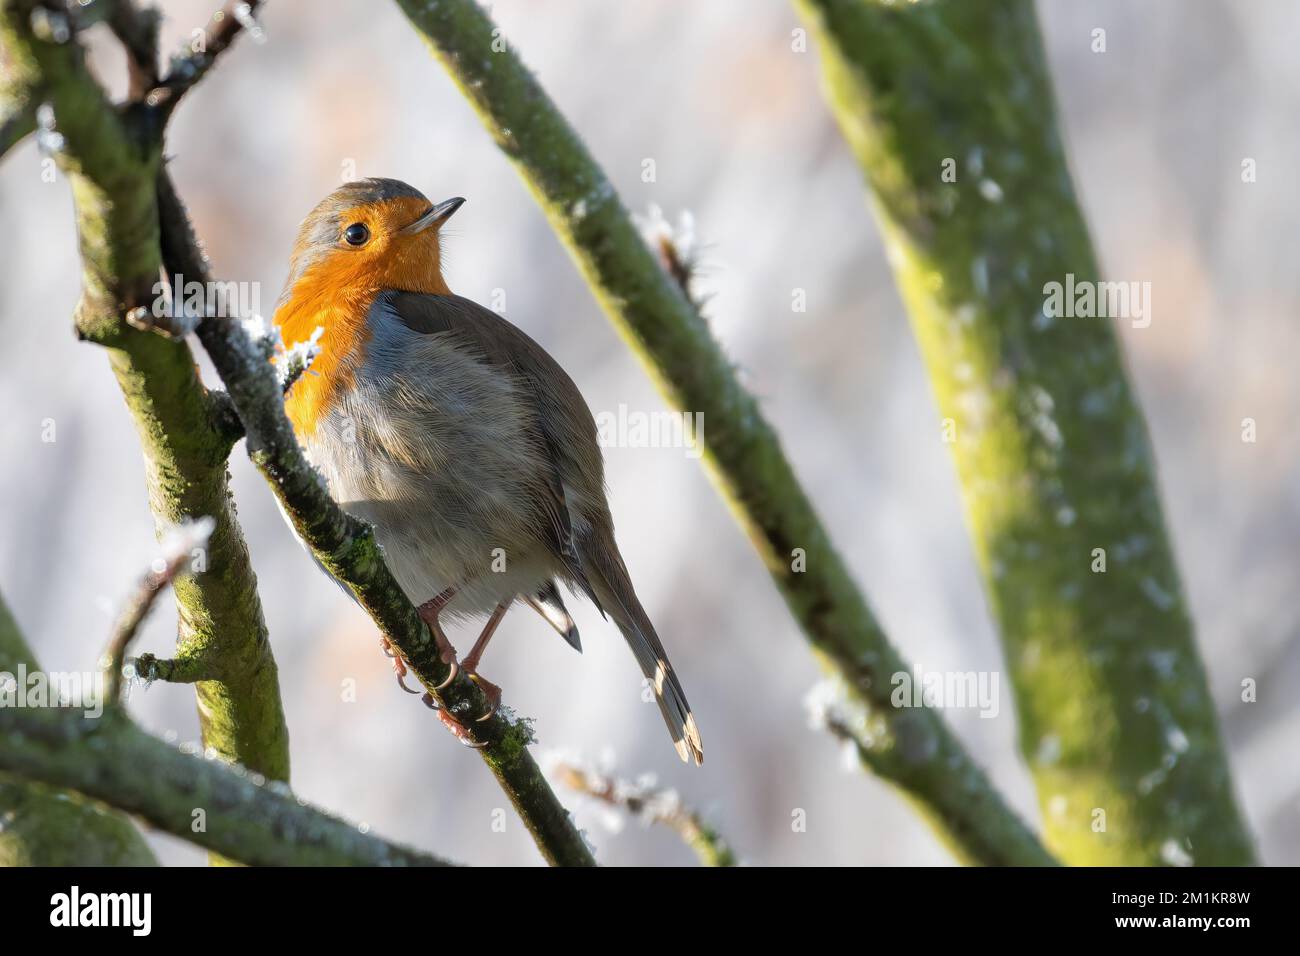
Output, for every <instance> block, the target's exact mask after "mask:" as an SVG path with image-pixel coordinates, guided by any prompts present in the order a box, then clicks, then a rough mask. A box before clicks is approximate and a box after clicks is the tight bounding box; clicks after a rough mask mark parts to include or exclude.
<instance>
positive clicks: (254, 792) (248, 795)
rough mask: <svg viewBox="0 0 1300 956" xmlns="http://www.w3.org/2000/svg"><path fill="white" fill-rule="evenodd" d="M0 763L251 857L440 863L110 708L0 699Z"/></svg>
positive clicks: (211, 846)
mask: <svg viewBox="0 0 1300 956" xmlns="http://www.w3.org/2000/svg"><path fill="white" fill-rule="evenodd" d="M0 771H3V772H4V773H6V774H14V775H17V776H19V777H22V778H23V779H25V780H34V781H39V782H40V783H43V784H46V785H49V786H53V787H63V788H66V789H68V790H72V791H75V792H77V793H79V794H83V795H85V796H86V797H90V798H92V799H94V800H98V801H101V802H102V803H104V804H107V805H108V806H110V807H113V808H116V809H118V810H124V811H126V812H127V813H131V814H134V815H135V816H138V817H139V818H140V819H142V820H144V821H145V822H146V823H149V824H151V825H153V826H155V827H157V828H158V829H160V830H163V831H165V832H167V833H170V834H172V835H173V836H178V837H180V838H181V839H183V840H188V841H190V842H191V843H195V844H197V845H199V846H201V847H205V848H207V849H208V850H211V851H212V852H213V853H216V854H219V855H220V856H221V857H223V858H226V859H230V860H236V861H238V862H240V863H247V864H249V865H252V866H448V865H450V864H448V863H447V862H446V861H445V860H440V859H438V858H437V857H434V856H430V855H429V854H427V853H423V852H420V851H419V850H413V849H411V848H410V847H406V846H402V845H401V844H397V843H391V842H389V841H387V840H383V839H380V838H379V837H375V836H371V835H370V834H369V833H368V832H367V831H366V829H365V828H361V827H357V826H356V825H354V824H350V823H347V822H346V821H344V820H341V819H339V818H338V817H335V816H332V815H331V814H328V813H326V812H324V811H323V810H319V809H317V808H315V807H312V806H310V805H308V804H305V803H300V802H299V801H298V798H297V797H295V796H294V795H293V794H292V793H290V792H289V790H288V788H287V787H284V786H283V785H282V784H281V785H276V784H274V783H272V784H268V783H267V782H266V779H265V778H264V777H262V776H261V775H260V774H254V773H250V772H249V771H247V770H245V769H244V768H243V767H240V766H233V767H232V766H229V765H227V764H223V763H219V762H216V761H210V760H204V759H203V758H202V757H201V756H197V755H190V754H185V753H182V752H181V751H180V750H178V749H177V748H175V747H173V746H171V745H169V744H165V743H163V742H162V741H161V740H158V739H157V738H155V737H151V736H149V735H148V734H146V733H145V732H144V731H142V730H140V729H139V728H138V727H136V726H135V724H133V723H132V722H131V721H130V719H129V718H128V717H127V716H126V714H125V712H123V711H121V710H119V709H112V710H108V711H105V712H104V714H103V716H102V717H100V718H99V719H92V718H88V717H83V716H82V715H81V714H80V713H78V712H77V711H73V710H67V709H60V708H44V709H40V708H36V709H28V708H23V709H20V708H15V707H0Z"/></svg>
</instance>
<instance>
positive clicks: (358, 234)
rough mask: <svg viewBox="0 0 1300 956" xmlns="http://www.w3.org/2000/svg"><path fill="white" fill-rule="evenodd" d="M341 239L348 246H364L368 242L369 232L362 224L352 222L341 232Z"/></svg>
mask: <svg viewBox="0 0 1300 956" xmlns="http://www.w3.org/2000/svg"><path fill="white" fill-rule="evenodd" d="M343 238H344V239H346V240H347V242H348V245H349V246H364V245H365V244H366V243H367V242H369V241H370V230H369V229H367V228H366V227H365V224H364V223H360V222H354V223H353V224H352V225H350V226H348V227H347V228H346V229H344V230H343Z"/></svg>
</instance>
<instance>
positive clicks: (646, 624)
mask: <svg viewBox="0 0 1300 956" xmlns="http://www.w3.org/2000/svg"><path fill="white" fill-rule="evenodd" d="M578 547H579V550H580V552H581V556H582V565H583V569H584V570H585V571H586V574H587V578H588V580H589V581H590V583H591V586H592V589H593V590H594V591H595V592H596V595H597V597H598V598H599V604H600V605H601V606H602V607H603V608H604V610H605V611H606V612H607V613H608V614H609V616H610V617H612V618H613V619H614V623H615V624H617V625H618V629H619V630H620V631H622V632H623V638H624V639H625V640H626V641H627V645H628V647H630V648H631V649H632V654H633V655H634V656H635V657H636V662H637V664H639V665H640V666H641V673H642V674H644V675H645V676H646V678H647V679H649V681H650V684H651V686H652V687H653V689H654V693H655V700H656V702H657V703H658V704H659V710H660V711H661V712H662V713H663V715H664V723H666V724H667V725H668V732H669V734H671V735H672V738H673V746H674V747H676V748H677V754H678V756H680V757H681V758H682V760H684V761H686V762H687V763H691V762H694V763H695V765H696V766H699V765H700V764H701V763H703V762H704V748H703V745H702V744H701V742H700V731H699V728H698V727H696V726H695V715H694V714H692V713H691V705H690V704H688V703H687V702H686V692H685V691H683V690H682V685H681V682H680V681H678V679H677V674H676V672H675V671H674V670H673V666H672V664H670V663H669V662H668V654H667V652H666V651H665V650H664V646H663V644H662V643H661V642H660V640H659V635H658V634H656V633H655V629H654V625H653V624H651V623H650V618H649V616H648V615H647V614H646V612H645V609H644V608H642V607H641V602H640V601H639V600H637V596H636V591H635V590H634V589H633V587H632V579H631V578H630V577H629V576H628V573H627V566H626V565H624V564H623V558H622V556H621V555H620V554H619V551H618V546H617V545H616V544H615V543H614V536H613V535H612V534H604V535H602V534H600V533H598V532H597V533H593V534H590V535H587V536H583V538H582V539H580V541H579V545H578Z"/></svg>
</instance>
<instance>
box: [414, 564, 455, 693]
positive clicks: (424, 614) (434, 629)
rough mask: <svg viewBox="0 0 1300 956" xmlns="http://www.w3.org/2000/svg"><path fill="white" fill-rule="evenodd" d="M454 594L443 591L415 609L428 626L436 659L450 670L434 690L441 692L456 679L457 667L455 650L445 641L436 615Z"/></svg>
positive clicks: (448, 590) (453, 592) (450, 591)
mask: <svg viewBox="0 0 1300 956" xmlns="http://www.w3.org/2000/svg"><path fill="white" fill-rule="evenodd" d="M454 594H455V591H453V590H452V589H451V588H448V589H447V590H446V591H443V592H442V593H441V594H439V595H438V596H437V597H435V598H433V599H431V600H428V601H425V602H424V603H423V604H421V605H420V606H419V608H418V609H417V611H418V613H419V615H420V620H422V621H424V623H425V624H427V625H428V626H429V632H430V633H431V634H433V640H434V643H435V644H437V646H438V658H439V659H440V660H441V661H442V662H443V663H444V664H446V665H447V667H448V668H450V670H449V671H448V673H447V679H446V680H444V681H443V682H442V683H441V684H439V685H438V686H437V688H435V689H436V690H442V689H443V688H444V687H446V686H447V685H448V684H450V683H451V682H452V681H454V680H455V679H456V673H457V671H458V670H459V665H458V664H457V663H456V648H454V647H452V646H451V641H449V640H447V635H446V633H445V632H444V631H443V629H442V624H440V623H439V622H438V615H439V614H441V613H442V609H443V608H445V607H446V606H447V602H449V601H450V600H451V598H452V596H453V595H454Z"/></svg>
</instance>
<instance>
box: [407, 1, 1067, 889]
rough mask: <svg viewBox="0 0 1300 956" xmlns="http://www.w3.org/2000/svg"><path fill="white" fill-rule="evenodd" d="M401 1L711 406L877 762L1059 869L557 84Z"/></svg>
mask: <svg viewBox="0 0 1300 956" xmlns="http://www.w3.org/2000/svg"><path fill="white" fill-rule="evenodd" d="M398 3H399V6H401V8H402V9H403V10H404V11H405V12H406V15H407V16H408V17H409V18H410V20H411V22H412V24H413V25H414V26H415V28H416V29H417V30H419V32H420V33H421V34H422V35H423V36H424V38H425V39H426V40H427V41H428V43H429V46H430V47H431V48H432V50H433V52H434V54H435V55H436V56H437V57H438V59H439V60H440V61H441V62H442V64H443V66H445V67H446V68H447V70H448V72H449V73H450V74H451V76H452V78H453V79H454V80H455V81H456V83H457V85H458V86H459V87H460V89H461V91H462V92H463V93H464V94H465V97H466V98H467V99H468V100H469V101H470V103H471V104H472V105H473V106H474V108H475V109H476V110H477V111H478V113H479V116H480V118H481V119H482V120H483V123H484V125H485V126H486V127H487V129H488V132H489V133H490V134H491V135H492V137H493V138H494V139H495V140H496V143H497V145H498V146H499V147H501V149H502V150H503V151H504V152H505V153H506V155H507V156H509V157H510V159H511V160H512V161H513V162H514V163H515V165H516V168H517V169H518V171H519V173H520V175H521V176H522V177H523V178H524V180H525V181H526V182H527V183H528V185H529V187H530V189H531V191H532V193H533V195H534V196H535V197H536V198H537V200H538V202H539V203H540V205H541V206H542V209H543V210H544V211H545V213H546V215H547V217H548V218H549V219H550V221H551V225H552V226H553V227H554V229H555V231H556V232H557V233H558V234H559V236H560V238H561V239H562V240H563V242H564V243H565V245H566V246H568V248H569V252H570V253H571V254H572V255H573V257H574V259H575V260H576V262H577V264H578V267H579V269H580V270H581V271H582V273H583V275H584V276H585V277H586V279H587V282H588V284H589V285H590V286H591V288H592V290H593V292H594V293H595V295H596V297H597V299H598V300H599V302H600V304H601V306H602V307H603V308H604V310H605V312H606V314H607V315H608V316H609V318H610V320H611V321H612V322H613V323H614V325H615V326H616V327H617V328H618V330H619V331H620V332H621V333H622V334H623V337H624V338H625V339H626V340H627V342H628V344H629V346H630V347H631V348H632V350H633V351H634V352H635V353H636V354H637V356H638V357H639V358H640V359H641V360H642V362H643V363H645V365H646V366H647V368H648V370H649V372H650V374H651V376H652V377H653V378H654V380H655V381H656V383H657V384H658V385H659V387H660V389H661V390H662V391H663V392H664V394H665V396H666V397H667V399H668V401H669V403H670V404H671V405H672V406H673V407H675V408H679V409H689V410H691V411H694V412H697V413H703V415H704V418H705V420H706V421H707V422H708V423H709V427H708V439H707V441H706V442H705V461H706V462H707V463H708V465H709V467H710V468H711V470H712V472H713V474H714V477H715V478H716V479H717V480H716V484H717V485H718V487H719V488H721V489H722V492H723V494H724V496H725V497H726V498H727V501H728V503H729V504H730V505H731V507H732V511H733V513H735V514H736V515H737V517H738V519H739V520H740V522H741V524H742V526H743V527H744V529H745V530H746V532H747V533H748V535H749V538H750V540H751V541H752V542H753V543H754V545H755V547H756V548H757V549H758V550H759V553H760V555H761V557H762V558H763V561H764V563H765V564H766V566H767V568H768V571H769V572H770V573H771V575H772V578H773V580H774V581H775V582H776V585H777V587H778V588H779V589H780V591H781V594H782V596H783V597H784V598H785V601H786V604H787V605H788V606H789V608H790V611H791V613H792V614H793V615H794V617H795V619H796V620H797V621H798V622H799V624H800V626H801V627H802V628H803V630H804V633H805V635H806V636H807V638H808V641H809V643H810V644H811V645H812V646H813V648H814V650H815V651H816V653H817V656H818V659H819V661H820V662H821V663H823V664H824V665H825V666H826V667H828V668H830V669H831V670H833V671H835V672H837V673H839V674H840V675H842V676H843V678H844V682H845V686H846V687H847V689H848V692H849V693H850V694H851V695H852V696H853V698H854V700H855V701H856V702H857V704H858V705H859V706H860V707H863V708H866V709H867V710H868V711H869V712H870V714H871V715H872V718H873V724H874V725H875V730H876V731H877V732H874V733H872V734H870V735H864V736H863V737H862V740H861V743H862V748H861V753H862V757H863V762H864V763H865V764H866V765H867V766H868V767H870V769H872V770H873V771H874V772H876V773H877V774H879V775H880V776H882V777H883V778H885V779H887V780H889V781H891V782H892V783H894V784H896V785H898V786H899V787H900V788H902V789H903V790H904V791H906V793H907V794H908V795H909V796H910V797H911V798H913V800H915V801H916V802H917V803H918V804H919V805H920V806H922V807H923V808H924V809H925V811H926V813H927V817H928V818H929V819H930V821H931V822H932V823H933V824H934V825H935V826H936V828H937V829H938V830H939V832H940V834H941V835H942V836H943V837H945V838H946V840H947V841H948V843H949V844H950V846H952V847H953V849H954V851H955V852H956V853H957V854H958V856H959V857H961V858H962V859H965V860H971V861H975V862H980V863H1029V864H1044V863H1049V862H1051V858H1050V857H1049V856H1048V855H1047V854H1046V852H1045V851H1044V850H1043V849H1042V847H1041V846H1040V845H1039V843H1038V841H1037V839H1036V838H1035V837H1034V835H1033V833H1032V832H1030V831H1029V830H1028V829H1027V828H1026V827H1025V826H1024V824H1023V823H1022V822H1021V821H1020V820H1019V819H1018V818H1017V817H1016V816H1015V814H1014V813H1013V812H1012V811H1011V810H1010V809H1009V808H1008V807H1007V806H1006V804H1005V803H1004V801H1003V800H1002V798H1001V796H1000V795H999V794H998V793H997V792H996V791H995V790H994V789H993V787H992V786H991V784H990V783H989V781H988V779H987V778H986V777H985V775H984V773H983V771H982V770H981V769H980V768H979V767H978V766H977V765H976V764H975V763H974V761H973V760H972V759H971V758H970V756H969V755H968V754H967V753H966V751H965V750H964V749H963V748H962V746H961V744H960V742H959V741H958V740H957V738H956V737H954V736H953V734H952V733H951V731H949V729H948V728H947V726H946V725H945V724H944V722H943V721H942V720H941V719H940V718H939V716H938V715H937V714H936V713H935V712H934V711H932V710H928V709H925V708H915V709H895V708H894V707H893V706H892V705H891V703H890V700H889V692H890V687H891V685H890V676H891V675H892V674H894V673H898V672H900V671H905V670H906V667H905V665H904V664H903V661H902V659H901V658H900V657H899V655H898V653H897V652H896V651H895V650H894V648H893V647H892V646H891V645H890V643H889V641H888V639H887V638H886V636H885V634H884V632H883V630H882V629H881V627H880V625H879V623H878V622H877V621H876V619H875V617H874V616H873V615H872V613H871V611H870V609H869V608H868V607H867V604H866V601H865V600H864V599H863V597H862V595H861V593H860V592H859V591H858V588H857V586H856V585H855V584H854V582H853V580H852V578H851V577H850V575H849V573H848V569H847V568H846V567H845V565H844V563H843V561H842V560H841V559H840V557H839V555H838V554H837V553H836V552H835V549H834V547H833V545H832V544H831V541H830V536H829V535H828V534H827V533H826V529H825V528H824V527H823V525H822V523H821V521H820V520H819V519H818V517H817V515H816V513H815V512H814V510H813V507H812V504H811V502H810V501H809V500H808V497H807V495H806V494H805V493H804V490H803V488H802V487H801V486H800V484H799V480H798V478H797V477H796V476H795V474H794V471H793V469H792V468H791V466H790V464H789V462H788V461H787V460H786V458H785V455H784V454H783V453H782V451H781V445H780V442H779V440H778V439H777V436H776V433H775V432H774V431H773V430H772V427H771V426H770V425H769V424H768V423H767V421H766V420H765V419H764V417H763V414H762V411H761V409H760V408H759V406H758V403H757V402H756V401H755V400H754V398H753V396H752V395H750V394H749V393H748V392H747V391H746V390H745V389H744V388H743V387H742V386H741V385H740V384H739V382H738V381H737V379H736V376H735V374H734V373H733V370H732V366H731V362H730V361H729V360H728V358H727V357H726V356H725V355H724V354H723V352H722V350H721V348H719V346H718V344H717V342H715V341H714V339H713V337H712V335H711V333H710V332H709V329H708V326H707V325H706V323H705V322H704V321H703V319H702V318H701V317H700V315H699V314H698V313H697V312H696V310H695V309H694V308H693V307H692V306H691V304H690V303H689V302H688V301H687V299H686V297H685V296H684V295H683V293H682V291H681V289H680V288H679V287H678V286H677V285H676V283H675V282H674V281H673V279H672V278H671V277H669V276H668V275H667V274H666V273H665V271H664V270H663V269H662V268H661V267H660V265H659V263H658V262H657V261H656V259H655V256H654V254H653V253H652V252H651V251H650V249H648V248H647V246H646V245H645V243H644V242H643V241H642V239H641V237H640V236H639V235H638V233H637V229H636V227H635V226H634V224H633V223H632V221H631V219H630V217H629V216H628V214H627V212H626V210H625V209H624V208H623V206H622V204H621V203H620V202H619V200H618V196H617V194H616V193H615V191H614V187H613V186H612V185H611V184H610V182H609V180H608V178H607V177H606V176H605V174H604V173H603V172H602V171H601V169H600V167H599V166H598V165H597V164H596V162H595V161H594V160H593V159H592V157H591V155H590V154H589V153H588V152H587V149H586V147H585V146H584V145H583V143H582V141H581V140H580V139H579V138H578V136H577V134H576V133H574V131H573V130H572V129H571V128H570V126H569V125H568V123H567V122H566V121H565V119H564V117H563V116H562V115H561V114H560V113H559V111H558V110H557V109H556V108H555V106H554V104H553V103H552V102H551V101H550V99H549V97H547V95H546V92H545V90H543V89H542V88H541V86H540V85H539V84H538V83H537V81H536V79H535V78H534V77H533V75H532V74H531V73H530V72H529V71H528V69H527V67H525V66H524V65H523V63H522V62H521V61H520V60H519V58H518V57H517V56H516V55H515V53H514V52H513V51H512V50H511V49H510V48H509V47H508V46H507V45H505V44H504V43H503V42H502V41H501V36H500V31H499V30H498V29H496V28H495V27H494V25H493V23H492V21H491V20H490V18H489V17H488V16H487V14H485V13H484V12H483V10H482V9H481V8H480V7H479V6H478V4H476V3H474V2H472V0H440V2H439V3H437V4H426V3H422V2H418V0H398ZM697 437H699V438H703V436H697ZM796 568H804V570H796Z"/></svg>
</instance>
